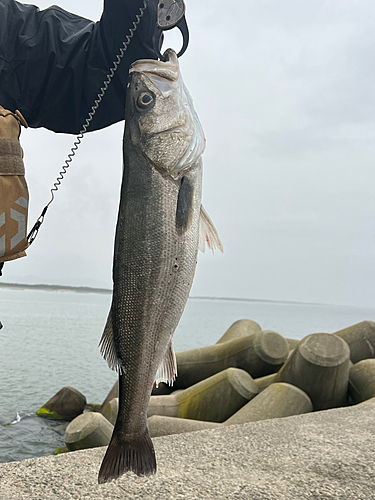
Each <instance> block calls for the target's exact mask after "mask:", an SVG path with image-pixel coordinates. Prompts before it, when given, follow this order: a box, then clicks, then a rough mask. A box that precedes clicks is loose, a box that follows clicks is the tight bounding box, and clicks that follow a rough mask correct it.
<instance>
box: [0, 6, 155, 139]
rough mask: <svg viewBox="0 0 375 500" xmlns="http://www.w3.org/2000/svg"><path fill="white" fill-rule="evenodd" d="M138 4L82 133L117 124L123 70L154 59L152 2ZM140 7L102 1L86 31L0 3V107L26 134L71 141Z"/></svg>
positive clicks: (66, 18) (70, 17) (67, 16)
mask: <svg viewBox="0 0 375 500" xmlns="http://www.w3.org/2000/svg"><path fill="white" fill-rule="evenodd" d="M97 1H99V0H97ZM146 1H147V8H146V10H145V12H144V15H143V17H142V19H141V22H140V24H139V27H138V28H137V30H136V31H135V34H134V37H133V39H132V41H131V42H130V45H129V48H128V50H127V51H126V52H125V55H124V58H123V61H122V62H121V64H120V66H119V69H118V71H117V72H116V74H115V76H114V78H113V81H112V83H111V85H110V86H109V88H108V91H107V93H106V95H105V97H104V98H103V101H102V103H101V105H100V107H99V109H98V111H97V112H96V114H95V116H94V119H93V121H92V123H91V125H90V128H89V131H90V130H96V129H100V128H103V127H106V126H108V125H111V124H112V123H115V122H117V121H120V120H123V119H124V117H125V93H126V85H127V78H128V71H129V66H130V64H131V63H132V62H133V61H135V60H137V59H144V58H146V59H150V58H152V59H155V58H156V52H155V50H154V47H153V35H154V30H155V26H156V12H157V0H146ZM142 6H143V0H104V10H103V14H102V17H101V19H100V21H98V22H97V23H94V22H93V21H90V20H88V19H85V18H82V17H79V16H76V15H74V14H71V13H69V12H66V11H64V10H63V9H61V8H60V7H57V6H53V7H50V8H48V9H46V10H43V11H40V10H39V9H38V8H37V7H35V6H33V5H25V4H22V3H20V2H16V1H15V0H0V104H1V105H2V106H3V107H4V108H5V109H9V110H12V111H15V110H16V109H19V110H20V111H21V113H22V114H23V115H24V116H25V118H26V120H27V121H28V123H29V125H30V126H31V127H34V128H36V127H45V128H47V129H50V130H53V131H55V132H65V133H74V134H77V133H78V132H79V131H80V130H81V128H82V125H83V124H84V123H85V120H86V118H87V116H88V113H89V111H91V106H92V105H93V104H94V101H95V99H96V97H97V94H98V92H99V91H100V87H102V86H103V82H104V80H105V79H106V75H107V74H108V69H109V68H110V67H111V66H112V63H113V61H114V60H115V56H116V54H117V53H118V52H119V48H120V47H122V42H123V41H125V38H126V35H127V34H129V28H131V27H132V23H133V21H135V19H136V14H138V13H139V8H140V7H142Z"/></svg>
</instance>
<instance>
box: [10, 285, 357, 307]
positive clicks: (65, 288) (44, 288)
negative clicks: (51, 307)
mask: <svg viewBox="0 0 375 500" xmlns="http://www.w3.org/2000/svg"><path fill="white" fill-rule="evenodd" d="M1 289H8V290H37V291H41V292H73V293H99V294H102V295H111V294H112V290H111V289H110V288H93V287H89V286H70V285H46V284H38V285H29V284H26V283H2V282H1V281H0V290H1ZM189 299H193V300H225V301H233V302H266V303H273V304H295V305H304V306H325V307H330V306H336V307H355V306H345V305H342V306H339V305H337V304H321V303H318V302H298V301H291V300H271V299H249V298H244V297H203V296H193V297H191V296H190V297H189Z"/></svg>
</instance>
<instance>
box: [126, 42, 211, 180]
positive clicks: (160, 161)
mask: <svg viewBox="0 0 375 500" xmlns="http://www.w3.org/2000/svg"><path fill="white" fill-rule="evenodd" d="M164 57H165V59H166V61H165V62H164V61H154V60H147V59H145V60H140V61H137V62H136V63H134V64H133V65H132V66H131V68H130V79H129V89H128V92H129V94H130V96H131V100H132V108H133V113H132V116H131V123H129V124H128V126H130V127H131V134H130V137H131V141H132V143H133V144H134V145H135V146H137V147H139V148H140V149H141V151H142V153H143V155H144V156H145V157H146V158H147V159H148V160H149V161H150V162H151V163H152V164H153V165H154V166H155V167H156V168H157V169H158V170H160V171H163V172H165V173H166V174H170V175H172V176H175V175H176V174H178V173H179V172H180V171H182V170H184V169H187V168H189V167H191V166H192V165H194V164H195V163H196V162H197V161H198V160H199V158H200V156H201V155H202V153H203V151H204V149H205V138H204V133H203V130H202V126H201V124H200V121H199V118H198V116H197V114H196V112H195V110H194V106H193V100H192V98H191V96H190V94H189V92H188V90H187V89H186V87H185V85H184V82H183V80H182V77H181V73H180V69H179V62H178V59H177V55H176V53H175V52H174V51H173V50H172V49H168V50H167V51H166V52H165V53H164ZM142 97H145V98H146V101H147V102H143V101H142Z"/></svg>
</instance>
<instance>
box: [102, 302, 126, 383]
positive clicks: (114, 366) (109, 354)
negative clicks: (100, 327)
mask: <svg viewBox="0 0 375 500" xmlns="http://www.w3.org/2000/svg"><path fill="white" fill-rule="evenodd" d="M99 346H100V354H101V355H102V356H103V358H104V359H105V361H107V363H108V366H109V367H110V369H111V370H114V371H115V372H117V373H119V374H121V373H124V368H123V366H122V362H121V360H120V359H119V357H118V355H117V350H116V346H115V339H114V336H113V322H112V306H111V309H110V310H109V314H108V319H107V323H106V325H105V327H104V331H103V335H102V338H101V339H100V342H99Z"/></svg>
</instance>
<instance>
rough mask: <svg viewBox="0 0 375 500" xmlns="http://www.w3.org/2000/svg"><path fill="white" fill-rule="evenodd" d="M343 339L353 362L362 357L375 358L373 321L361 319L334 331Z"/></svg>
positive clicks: (374, 325)
mask: <svg viewBox="0 0 375 500" xmlns="http://www.w3.org/2000/svg"><path fill="white" fill-rule="evenodd" d="M335 335H337V336H338V337H340V338H342V339H344V340H345V342H346V343H347V344H348V346H349V349H350V359H351V361H352V362H353V363H354V364H355V363H358V361H361V360H362V359H368V358H375V323H374V322H373V321H362V322H361V323H357V324H356V325H352V326H349V327H348V328H344V330H340V331H338V332H335Z"/></svg>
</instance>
